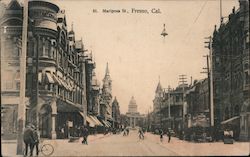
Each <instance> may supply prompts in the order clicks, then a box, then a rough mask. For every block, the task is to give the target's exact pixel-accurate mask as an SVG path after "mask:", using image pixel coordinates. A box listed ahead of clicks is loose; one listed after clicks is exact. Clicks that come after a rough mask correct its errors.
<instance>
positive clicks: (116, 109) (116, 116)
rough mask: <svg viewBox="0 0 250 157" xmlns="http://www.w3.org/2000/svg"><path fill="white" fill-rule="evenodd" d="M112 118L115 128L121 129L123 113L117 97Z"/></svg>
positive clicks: (113, 104)
mask: <svg viewBox="0 0 250 157" xmlns="http://www.w3.org/2000/svg"><path fill="white" fill-rule="evenodd" d="M112 118H113V127H115V128H119V127H120V123H121V113H120V106H119V103H118V101H117V99H116V97H115V99H114V101H113V102H112Z"/></svg>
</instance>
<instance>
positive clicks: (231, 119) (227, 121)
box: [221, 116, 240, 124]
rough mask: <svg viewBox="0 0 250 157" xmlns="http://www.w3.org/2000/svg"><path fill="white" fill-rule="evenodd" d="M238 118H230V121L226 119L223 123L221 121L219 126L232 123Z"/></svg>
mask: <svg viewBox="0 0 250 157" xmlns="http://www.w3.org/2000/svg"><path fill="white" fill-rule="evenodd" d="M238 118H240V116H235V117H233V118H230V119H227V120H225V121H222V122H221V124H227V123H229V122H232V121H233V120H236V119H238Z"/></svg>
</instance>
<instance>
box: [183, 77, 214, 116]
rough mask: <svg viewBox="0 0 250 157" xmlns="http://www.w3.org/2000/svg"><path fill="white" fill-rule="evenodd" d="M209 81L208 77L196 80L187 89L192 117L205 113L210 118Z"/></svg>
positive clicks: (188, 104)
mask: <svg viewBox="0 0 250 157" xmlns="http://www.w3.org/2000/svg"><path fill="white" fill-rule="evenodd" d="M208 87H209V83H208V79H207V78H206V79H202V80H199V81H197V80H195V81H194V84H193V85H192V86H191V87H190V88H189V89H188V90H187V91H186V101H187V113H188V114H189V115H190V116H191V118H193V117H196V116H198V115H200V114H204V115H205V116H206V117H207V118H209V116H210V114H209V102H210V101H209V88H208Z"/></svg>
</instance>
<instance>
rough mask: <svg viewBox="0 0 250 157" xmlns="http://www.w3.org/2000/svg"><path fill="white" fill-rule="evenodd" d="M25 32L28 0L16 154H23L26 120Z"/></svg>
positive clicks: (25, 13) (25, 22) (24, 34)
mask: <svg viewBox="0 0 250 157" xmlns="http://www.w3.org/2000/svg"><path fill="white" fill-rule="evenodd" d="M27 32H28V0H24V4H23V29H22V53H21V58H20V103H19V105H18V137H17V155H22V154H23V130H24V128H25V122H26V117H25V116H26V115H25V113H26V104H25V88H26V55H27Z"/></svg>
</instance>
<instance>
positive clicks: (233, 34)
mask: <svg viewBox="0 0 250 157" xmlns="http://www.w3.org/2000/svg"><path fill="white" fill-rule="evenodd" d="M239 4H240V7H239V9H238V10H235V8H233V10H232V13H231V14H230V15H229V16H228V18H229V19H228V21H227V22H226V23H222V24H221V25H220V28H219V29H218V30H217V29H216V28H215V30H214V33H213V44H212V51H213V74H214V76H213V81H214V104H215V124H216V125H217V126H220V125H227V124H230V125H231V128H232V129H233V130H234V137H235V139H239V138H241V139H242V140H249V137H250V129H249V125H248V124H249V122H250V105H249V104H250V103H249V102H250V92H249V91H250V77H249V73H250V70H249V58H250V57H249V0H239Z"/></svg>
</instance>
